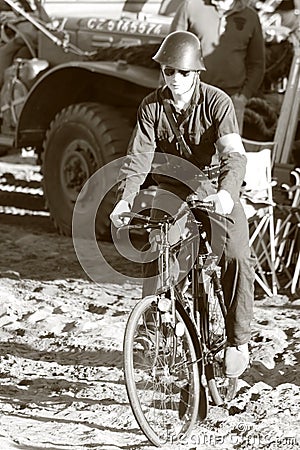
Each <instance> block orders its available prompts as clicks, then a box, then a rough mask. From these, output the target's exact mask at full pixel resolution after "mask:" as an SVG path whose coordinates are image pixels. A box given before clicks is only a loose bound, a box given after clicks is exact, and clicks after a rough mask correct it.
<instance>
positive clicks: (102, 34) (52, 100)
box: [0, 0, 180, 237]
mask: <svg viewBox="0 0 300 450" xmlns="http://www.w3.org/2000/svg"><path fill="white" fill-rule="evenodd" d="M29 1H31V0H19V1H18V2H16V1H13V0H1V2H2V4H4V5H6V6H8V7H9V8H6V9H9V11H8V12H3V13H2V20H1V22H2V33H1V38H2V44H3V45H2V47H0V53H1V51H3V48H5V45H7V44H9V45H10V44H11V42H13V41H17V43H18V44H20V43H21V45H20V48H18V49H17V51H16V52H15V54H14V55H13V58H12V61H11V65H10V66H9V67H7V69H6V70H5V75H4V84H3V86H2V89H1V94H0V106H1V116H0V117H1V130H0V146H2V147H14V148H16V149H34V151H35V152H36V154H37V155H38V158H39V161H40V163H41V166H42V172H43V189H44V196H45V200H46V205H47V208H48V210H49V211H50V214H51V217H52V219H53V221H54V224H55V226H56V227H57V229H58V230H59V232H60V233H62V234H66V235H70V233H71V224H72V213H73V209H74V204H75V201H76V199H77V196H78V193H79V192H80V190H81V188H82V186H83V185H84V183H85V181H86V180H87V179H89V177H90V176H91V175H92V174H93V173H94V172H95V171H96V170H97V168H99V167H101V166H103V165H105V164H107V163H108V162H110V161H112V160H113V159H115V158H118V157H120V156H123V155H124V154H125V152H126V148H127V143H128V140H129V137H130V134H131V132H132V129H133V126H134V123H135V118H136V111H137V107H138V105H139V103H140V101H141V100H142V98H143V97H144V96H145V95H146V94H147V93H149V92H150V91H151V90H153V89H154V88H156V87H157V86H158V84H159V70H158V67H157V66H156V64H155V63H154V62H153V61H152V59H151V56H152V55H153V54H154V53H155V51H156V49H157V48H158V46H159V44H160V42H161V40H162V39H163V37H164V36H165V35H166V34H167V33H168V30H169V26H170V23H171V20H172V15H173V14H174V11H175V10H176V8H177V6H178V4H179V2H180V0H141V1H139V0H123V1H117V0H114V1H112V0H110V1H109V2H93V1H91V0H89V1H84V0H78V1H74V0H73V1H68V2H66V1H63V0H47V1H46V2H45V3H44V4H41V3H40V0H33V3H29ZM3 2H4V3H3ZM0 6H1V3H0ZM2 9H3V8H2ZM4 9H5V8H4ZM12 11H13V13H12ZM5 14H6V15H5ZM24 55H25V56H26V57H25V58H24ZM0 65H1V61H0ZM113 202H114V193H113V191H112V192H111V193H110V194H109V195H107V196H106V197H105V199H104V201H103V203H102V205H101V212H100V214H99V217H98V219H97V226H96V228H97V234H98V235H99V237H105V236H107V235H108V230H109V227H110V222H109V213H110V211H111V208H112V205H113Z"/></svg>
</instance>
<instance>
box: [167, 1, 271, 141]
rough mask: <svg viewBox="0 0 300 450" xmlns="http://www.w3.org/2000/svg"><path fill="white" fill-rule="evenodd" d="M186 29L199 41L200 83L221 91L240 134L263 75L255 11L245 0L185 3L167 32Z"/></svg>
mask: <svg viewBox="0 0 300 450" xmlns="http://www.w3.org/2000/svg"><path fill="white" fill-rule="evenodd" d="M176 30H186V31H190V32H192V33H194V34H195V35H196V36H197V37H198V38H199V39H200V41H201V45H202V50H203V58H204V64H205V67H206V72H205V73H203V77H202V80H203V81H205V82H206V83H209V84H212V85H214V86H217V87H219V88H221V89H223V90H224V91H225V92H226V93H227V94H228V95H230V96H231V98H232V101H233V103H234V106H235V110H236V115H237V119H238V123H239V130H240V134H242V130H243V119H244V111H245V106H246V103H247V101H248V99H249V98H251V97H253V96H255V95H256V93H257V91H258V89H259V87H260V85H261V83H262V81H263V78H264V72H265V44H264V38H263V33H262V27H261V24H260V19H259V16H258V14H257V12H256V11H255V10H254V9H252V8H251V7H249V6H247V0H185V1H183V2H182V4H181V5H180V6H179V8H178V10H177V12H176V15H175V17H174V19H173V22H172V25H171V31H176Z"/></svg>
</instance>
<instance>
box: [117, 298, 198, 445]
mask: <svg viewBox="0 0 300 450" xmlns="http://www.w3.org/2000/svg"><path fill="white" fill-rule="evenodd" d="M159 299H160V297H159V296H149V297H145V298H144V299H142V300H141V301H140V302H139V303H138V304H137V305H136V306H135V307H134V309H133V310H132V312H131V314H130V317H129V319H128V322H127V326H126V330H125V336H124V374H125V384H126V388H127V393H128V398H129V401H130V405H131V408H132V410H133V413H134V415H135V418H136V420H137V422H138V424H139V426H140V428H141V430H142V431H143V433H144V434H145V435H146V436H147V438H148V439H149V440H150V441H151V442H152V443H153V444H154V445H156V446H158V447H160V446H163V445H165V444H167V443H169V444H172V443H175V442H177V441H180V440H181V439H184V438H186V437H187V436H189V434H190V432H191V431H192V428H193V426H194V424H195V422H196V420H197V415H198V407H199V397H200V378H199V369H198V364H197V361H196V353H195V349H194V345H193V341H192V337H191V334H190V331H189V326H190V325H191V324H190V323H189V318H188V316H187V315H185V314H184V313H181V314H180V313H179V312H178V311H176V313H175V323H172V320H171V315H170V314H169V313H166V312H162V311H160V309H159V305H158V303H159Z"/></svg>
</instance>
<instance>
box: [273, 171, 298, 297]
mask: <svg viewBox="0 0 300 450" xmlns="http://www.w3.org/2000/svg"><path fill="white" fill-rule="evenodd" d="M292 178H294V180H295V182H294V184H293V185H289V184H285V183H284V184H282V186H281V188H282V190H284V191H285V193H286V194H287V197H288V200H289V203H288V204H277V205H276V208H275V246H276V259H275V270H276V272H277V273H278V274H283V275H284V276H285V278H287V279H288V281H287V282H286V284H285V285H284V286H283V287H284V289H287V288H289V287H290V289H291V293H292V294H295V293H296V289H297V285H298V282H299V274H300V169H299V168H296V169H294V170H292V171H291V179H292Z"/></svg>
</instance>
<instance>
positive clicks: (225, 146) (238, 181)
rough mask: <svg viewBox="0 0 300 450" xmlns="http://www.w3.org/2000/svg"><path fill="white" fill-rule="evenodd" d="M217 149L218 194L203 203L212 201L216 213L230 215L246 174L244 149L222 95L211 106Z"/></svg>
mask: <svg viewBox="0 0 300 450" xmlns="http://www.w3.org/2000/svg"><path fill="white" fill-rule="evenodd" d="M213 110H214V120H215V123H216V132H217V140H216V143H215V145H216V149H217V151H218V155H219V161H220V174H219V178H218V188H217V193H216V194H212V195H209V196H208V197H206V198H205V201H212V202H213V203H214V205H215V210H216V212H218V213H220V214H230V213H231V212H232V209H233V207H234V202H236V201H237V200H238V198H239V195H240V189H241V186H242V183H243V180H244V176H245V171H246V155H245V153H246V152H245V148H244V145H243V142H242V139H241V136H240V135H239V132H238V124H237V120H236V116H235V112H234V107H233V103H232V101H231V99H230V98H229V97H228V96H227V95H226V94H224V95H222V96H221V97H220V98H219V99H218V101H217V102H216V103H215V104H214V107H213Z"/></svg>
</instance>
